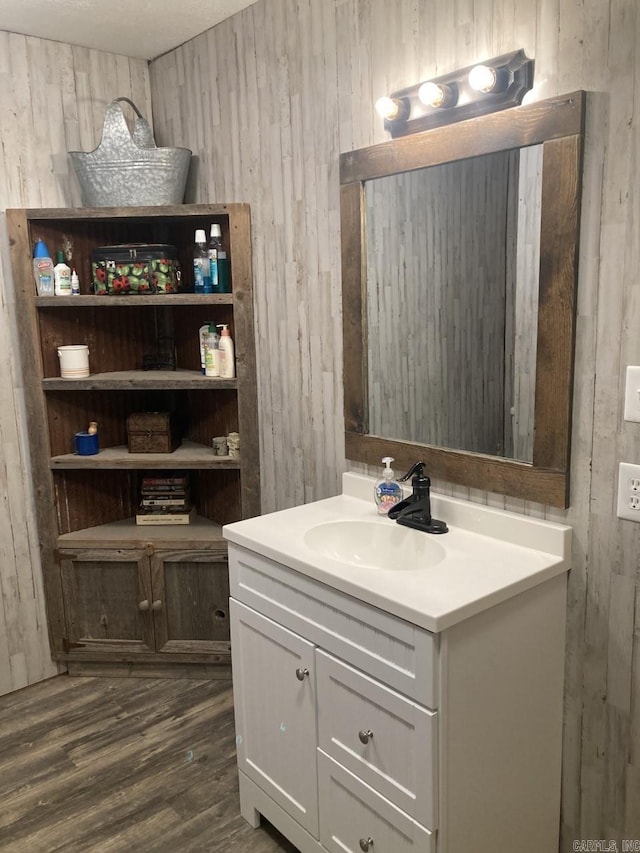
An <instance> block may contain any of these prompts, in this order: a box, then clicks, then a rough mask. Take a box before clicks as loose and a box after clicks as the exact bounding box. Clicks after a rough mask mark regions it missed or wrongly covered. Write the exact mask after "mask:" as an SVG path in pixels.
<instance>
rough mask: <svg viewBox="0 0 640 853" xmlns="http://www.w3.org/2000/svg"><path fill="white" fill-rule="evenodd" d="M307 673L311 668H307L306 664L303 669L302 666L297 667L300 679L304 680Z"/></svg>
mask: <svg viewBox="0 0 640 853" xmlns="http://www.w3.org/2000/svg"><path fill="white" fill-rule="evenodd" d="M306 675H309V670H308V669H307V668H306V666H305V668H304V669H301V668H300V667H298V669H296V678H297V679H298V681H304V679H305V676H306Z"/></svg>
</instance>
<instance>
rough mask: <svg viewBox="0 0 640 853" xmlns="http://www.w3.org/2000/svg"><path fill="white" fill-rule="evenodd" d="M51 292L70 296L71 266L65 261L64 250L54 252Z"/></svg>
mask: <svg viewBox="0 0 640 853" xmlns="http://www.w3.org/2000/svg"><path fill="white" fill-rule="evenodd" d="M53 292H54V293H55V295H56V296H71V267H69V266H68V265H67V264H66V263H65V259H64V252H62V251H57V252H56V265H55V267H54V268H53Z"/></svg>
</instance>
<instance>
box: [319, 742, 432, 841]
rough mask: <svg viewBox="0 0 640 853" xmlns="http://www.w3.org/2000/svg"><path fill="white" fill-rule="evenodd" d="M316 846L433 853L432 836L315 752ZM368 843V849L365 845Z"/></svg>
mask: <svg viewBox="0 0 640 853" xmlns="http://www.w3.org/2000/svg"><path fill="white" fill-rule="evenodd" d="M318 771H319V787H320V790H319V797H320V843H321V844H322V846H323V847H325V848H326V849H327V850H329V851H330V853H345V851H348V853H360V851H362V850H367V849H368V850H369V851H370V853H435V849H436V843H435V833H433V832H429V830H428V829H425V827H423V826H420V824H419V823H417V822H416V821H415V820H413V818H411V817H409V815H407V814H405V813H404V812H403V811H401V810H400V809H398V808H397V807H396V806H394V805H393V804H392V803H390V802H389V800H387V799H385V798H384V797H381V796H380V795H379V794H377V793H376V792H375V791H374V790H373V789H372V788H370V787H369V786H368V785H365V784H364V782H362V781H361V780H360V779H358V777H357V776H354V775H353V773H350V772H349V771H348V770H346V769H345V768H344V767H342V766H341V765H340V764H338V763H337V762H336V761H334V760H333V759H332V758H329V756H328V755H325V754H324V752H322V750H318ZM367 843H368V846H367Z"/></svg>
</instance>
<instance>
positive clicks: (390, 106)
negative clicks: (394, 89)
mask: <svg viewBox="0 0 640 853" xmlns="http://www.w3.org/2000/svg"><path fill="white" fill-rule="evenodd" d="M376 112H377V113H378V115H379V116H380V117H381V118H384V119H387V121H393V119H394V118H397V117H398V114H399V113H400V101H397V100H396V99H395V98H387V97H384V98H378V100H377V101H376Z"/></svg>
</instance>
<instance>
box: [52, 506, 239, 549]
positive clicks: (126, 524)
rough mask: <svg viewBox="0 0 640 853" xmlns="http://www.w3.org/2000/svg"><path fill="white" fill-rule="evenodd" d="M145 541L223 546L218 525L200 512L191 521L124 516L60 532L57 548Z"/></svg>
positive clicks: (175, 545) (136, 545)
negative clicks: (143, 521) (146, 521)
mask: <svg viewBox="0 0 640 853" xmlns="http://www.w3.org/2000/svg"><path fill="white" fill-rule="evenodd" d="M147 543H152V544H153V546H154V548H181V547H184V548H188V549H190V550H194V549H196V548H201V549H205V550H209V549H210V550H215V549H217V548H226V545H225V541H224V539H223V536H222V527H221V525H219V524H216V523H215V522H213V521H209V520H208V519H206V518H202V517H201V516H199V515H196V516H195V517H194V518H193V519H192V521H191V524H162V525H160V524H159V525H143V524H136V523H135V519H133V518H127V519H124V520H123V521H114V522H112V523H111V524H100V525H98V526H97V527H87V528H85V529H84V530H76V531H74V532H73V533H63V534H62V535H61V536H58V542H57V544H58V548H99V547H100V548H104V547H110V548H144V546H145V545H146V544H147Z"/></svg>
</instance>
